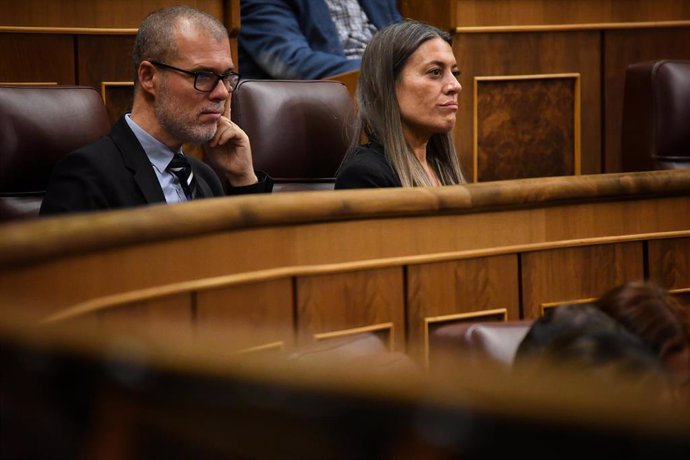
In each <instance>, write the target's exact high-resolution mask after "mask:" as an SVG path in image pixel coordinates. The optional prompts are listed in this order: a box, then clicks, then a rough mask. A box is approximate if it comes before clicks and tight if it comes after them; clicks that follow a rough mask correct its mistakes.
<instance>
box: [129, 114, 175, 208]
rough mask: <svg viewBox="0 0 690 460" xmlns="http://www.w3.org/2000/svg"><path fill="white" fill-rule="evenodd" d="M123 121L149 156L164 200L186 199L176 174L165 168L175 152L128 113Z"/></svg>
mask: <svg viewBox="0 0 690 460" xmlns="http://www.w3.org/2000/svg"><path fill="white" fill-rule="evenodd" d="M125 121H127V124H128V125H129V127H130V129H131V130H132V132H133V133H134V135H135V136H136V138H137V140H138V141H139V143H140V144H141V146H142V147H143V148H144V152H146V156H147V157H149V161H150V162H151V166H153V170H154V171H155V172H156V177H157V178H158V182H159V183H160V184H161V189H163V194H164V195H165V201H167V202H168V203H179V202H181V201H187V197H186V196H185V194H184V190H183V189H182V185H180V181H179V180H178V179H177V176H175V175H174V174H173V173H171V172H169V171H168V170H167V168H168V165H169V164H170V162H171V161H172V159H173V156H174V155H175V152H173V151H172V150H170V149H169V148H168V147H167V146H166V145H165V144H163V143H162V142H160V141H159V140H158V139H156V138H155V137H153V136H152V135H150V134H149V133H147V132H146V131H144V129H143V128H142V127H141V126H139V125H138V124H136V123H135V122H134V120H132V117H131V115H130V114H129V113H128V114H126V115H125ZM180 153H182V149H180ZM183 155H184V153H183Z"/></svg>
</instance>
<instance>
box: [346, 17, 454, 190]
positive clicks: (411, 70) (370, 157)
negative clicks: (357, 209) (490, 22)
mask: <svg viewBox="0 0 690 460" xmlns="http://www.w3.org/2000/svg"><path fill="white" fill-rule="evenodd" d="M459 74H460V72H459V70H458V65H457V62H456V60H455V56H454V54H453V49H452V48H451V37H450V35H449V34H447V33H445V32H443V31H441V30H439V29H437V28H436V27H433V26H430V25H427V24H423V23H420V22H417V21H407V22H402V23H398V24H393V25H391V26H388V27H386V28H384V29H382V30H381V31H379V32H378V33H377V34H376V35H375V36H374V37H373V38H372V40H371V41H370V42H369V44H368V45H367V48H366V50H365V51H364V55H363V56H362V65H361V70H360V76H359V82H358V86H357V101H358V110H359V116H358V121H357V126H356V128H355V133H354V136H353V142H352V145H351V147H350V149H349V151H348V153H347V155H346V156H345V158H344V160H343V163H342V164H341V166H340V169H339V171H338V174H337V179H336V184H335V188H336V189H345V188H372V187H401V186H402V187H420V186H421V187H433V186H440V185H455V184H461V183H464V182H465V180H464V178H463V175H462V172H461V169H460V164H459V161H458V157H457V154H456V153H455V148H454V146H453V140H452V137H451V130H452V129H453V127H454V126H455V117H456V113H457V110H458V96H459V94H460V91H462V86H461V85H460V82H459V81H458V76H459ZM361 140H365V141H366V143H365V144H362V145H360V141H361Z"/></svg>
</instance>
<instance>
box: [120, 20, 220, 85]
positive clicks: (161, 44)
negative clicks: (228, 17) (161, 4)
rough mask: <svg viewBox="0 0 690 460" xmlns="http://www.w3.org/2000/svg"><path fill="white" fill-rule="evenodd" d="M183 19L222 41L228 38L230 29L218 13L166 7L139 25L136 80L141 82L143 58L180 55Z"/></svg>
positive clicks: (165, 59)
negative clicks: (178, 33) (177, 37)
mask: <svg viewBox="0 0 690 460" xmlns="http://www.w3.org/2000/svg"><path fill="white" fill-rule="evenodd" d="M181 20H186V21H188V22H189V23H190V24H192V25H194V26H195V27H198V28H199V29H201V30H204V31H205V32H206V33H208V34H209V35H210V36H211V37H213V38H214V39H216V40H218V41H220V40H223V39H224V38H228V30H227V29H226V28H225V26H224V25H223V24H222V23H221V22H220V21H219V20H218V19H216V18H215V17H214V16H212V15H210V14H209V13H206V12H205V11H201V10H198V9H196V8H192V7H189V6H173V7H169V8H162V9H159V10H156V11H153V12H152V13H149V15H148V16H146V18H145V19H144V21H143V22H142V23H141V25H140V26H139V31H138V32H137V36H136V38H135V40H134V49H133V50H132V65H133V66H134V82H135V83H136V82H137V81H138V76H137V74H138V71H139V64H141V62H142V61H151V60H153V61H161V62H170V61H172V60H173V59H175V58H176V57H177V44H176V42H175V31H176V30H177V27H178V26H179V24H180V22H181Z"/></svg>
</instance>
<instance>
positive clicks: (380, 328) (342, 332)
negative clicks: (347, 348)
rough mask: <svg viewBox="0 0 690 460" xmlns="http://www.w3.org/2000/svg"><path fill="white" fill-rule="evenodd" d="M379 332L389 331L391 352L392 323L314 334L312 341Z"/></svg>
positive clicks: (393, 330) (391, 348)
mask: <svg viewBox="0 0 690 460" xmlns="http://www.w3.org/2000/svg"><path fill="white" fill-rule="evenodd" d="M380 331H389V333H388V344H387V346H388V350H389V351H393V344H394V343H395V324H393V323H392V322H388V323H379V324H372V325H370V326H362V327H354V328H351V329H340V330H337V331H330V332H320V333H318V334H314V339H316V340H317V341H319V340H328V339H336V338H340V337H348V336H351V335H357V334H366V333H368V332H380Z"/></svg>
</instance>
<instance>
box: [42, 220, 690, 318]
mask: <svg viewBox="0 0 690 460" xmlns="http://www.w3.org/2000/svg"><path fill="white" fill-rule="evenodd" d="M678 237H690V230H687V231H676V232H660V233H652V234H649V233H648V234H639V235H623V236H609V237H597V238H584V239H577V240H563V241H557V242H550V243H536V244H524V245H515V246H502V247H496V248H490V249H474V250H468V251H454V252H447V253H440V254H438V253H437V254H425V255H421V256H403V257H392V258H384V259H374V260H364V261H356V262H341V263H335V264H322V265H300V266H290V267H281V268H272V269H268V270H258V271H254V272H245V273H239V274H232V275H224V276H218V277H213V278H205V279H200V280H192V281H185V282H180V283H174V284H167V285H163V286H154V287H150V288H146V289H140V290H135V291H128V292H121V293H118V294H114V295H108V296H102V297H96V298H93V299H90V300H88V301H86V302H81V303H78V304H75V305H73V306H71V307H69V308H66V309H64V310H62V311H59V312H57V313H53V314H51V315H50V316H48V317H46V318H44V319H43V320H42V322H43V323H54V322H58V321H63V320H67V319H71V318H75V317H78V316H81V315H85V314H88V313H94V312H98V311H102V310H106V309H108V308H114V307H117V306H120V305H126V304H129V303H132V302H142V301H148V300H152V299H156V298H160V297H166V296H169V295H174V294H180V293H183V292H191V291H201V290H206V289H217V288H223V287H230V286H236V285H240V284H248V283H257V282H262V281H270V280H275V279H280V278H288V277H299V276H315V275H329V274H334V273H345V272H354V271H361V270H370V269H375V268H391V267H400V266H404V265H420V264H426V263H435V262H447V261H452V260H463V259H473V258H478V257H488V256H495V255H504V254H515V253H526V252H535V251H543V250H548V249H561V248H570V247H582V246H595V245H602V244H616V243H623V242H630V241H648V240H652V239H667V238H678ZM559 303H562V302H556V303H555V304H559ZM546 305H550V304H546ZM542 313H543V308H542Z"/></svg>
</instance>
